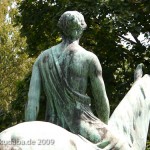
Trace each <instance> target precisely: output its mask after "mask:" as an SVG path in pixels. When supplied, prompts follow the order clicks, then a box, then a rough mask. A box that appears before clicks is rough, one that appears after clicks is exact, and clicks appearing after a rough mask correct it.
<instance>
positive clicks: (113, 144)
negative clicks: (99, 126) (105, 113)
mask: <svg viewBox="0 0 150 150" xmlns="http://www.w3.org/2000/svg"><path fill="white" fill-rule="evenodd" d="M97 146H98V147H99V148H102V149H104V150H131V149H132V148H131V147H130V145H129V143H128V142H127V141H126V140H125V139H124V138H123V137H121V136H120V135H117V134H114V133H112V132H111V131H109V130H108V131H107V133H106V134H105V137H104V138H103V140H102V142H100V143H98V144H97Z"/></svg>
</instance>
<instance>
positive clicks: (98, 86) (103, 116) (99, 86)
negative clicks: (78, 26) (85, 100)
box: [90, 55, 110, 124]
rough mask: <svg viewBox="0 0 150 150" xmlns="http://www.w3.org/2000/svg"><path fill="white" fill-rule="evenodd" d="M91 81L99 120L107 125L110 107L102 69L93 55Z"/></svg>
mask: <svg viewBox="0 0 150 150" xmlns="http://www.w3.org/2000/svg"><path fill="white" fill-rule="evenodd" d="M90 80H91V86H92V93H93V96H94V100H95V102H96V105H95V107H96V112H97V115H98V118H99V119H100V120H101V121H103V122H104V123H106V124H107V123H108V119H109V114H110V107H109V101H108V98H107V94H106V90H105V84H104V81H103V77H102V67H101V64H100V62H99V60H98V58H97V56H96V55H92V60H91V63H90Z"/></svg>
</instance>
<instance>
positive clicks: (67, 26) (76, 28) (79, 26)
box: [58, 11, 87, 39]
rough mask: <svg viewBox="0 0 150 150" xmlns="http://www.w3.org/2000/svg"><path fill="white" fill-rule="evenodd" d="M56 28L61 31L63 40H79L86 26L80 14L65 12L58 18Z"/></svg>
mask: <svg viewBox="0 0 150 150" xmlns="http://www.w3.org/2000/svg"><path fill="white" fill-rule="evenodd" d="M58 26H59V27H60V29H61V30H62V33H63V36H64V37H65V38H69V39H79V38H80V37H81V35H82V33H83V30H85V29H86V26H87V25H86V23H85V20H84V17H83V15H82V14H81V13H79V12H77V11H67V12H65V13H64V14H63V15H62V16H61V17H60V20H59V22H58Z"/></svg>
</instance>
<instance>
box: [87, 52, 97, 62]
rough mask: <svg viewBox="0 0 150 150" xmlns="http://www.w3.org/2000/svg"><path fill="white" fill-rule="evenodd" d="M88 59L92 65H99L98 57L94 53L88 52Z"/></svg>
mask: <svg viewBox="0 0 150 150" xmlns="http://www.w3.org/2000/svg"><path fill="white" fill-rule="evenodd" d="M87 58H88V60H89V61H90V63H91V64H93V63H94V64H95V63H99V59H98V57H97V56H96V55H95V54H94V53H93V52H90V51H87Z"/></svg>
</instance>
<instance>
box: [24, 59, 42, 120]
mask: <svg viewBox="0 0 150 150" xmlns="http://www.w3.org/2000/svg"><path fill="white" fill-rule="evenodd" d="M40 93H41V77H40V72H39V68H38V64H37V61H36V62H35V64H34V65H33V70H32V76H31V81H30V88H29V93H28V103H27V107H26V110H25V121H34V120H36V118H37V115H38V112H39V101H40Z"/></svg>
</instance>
